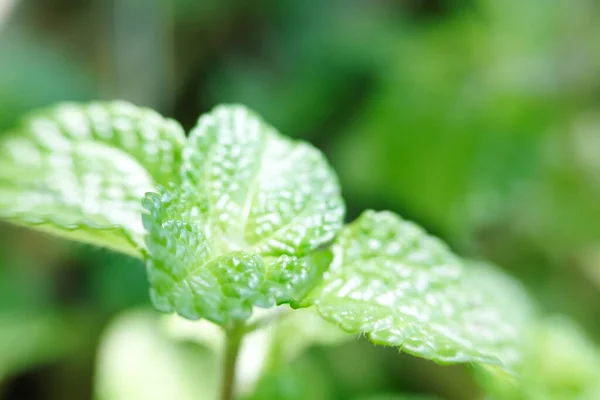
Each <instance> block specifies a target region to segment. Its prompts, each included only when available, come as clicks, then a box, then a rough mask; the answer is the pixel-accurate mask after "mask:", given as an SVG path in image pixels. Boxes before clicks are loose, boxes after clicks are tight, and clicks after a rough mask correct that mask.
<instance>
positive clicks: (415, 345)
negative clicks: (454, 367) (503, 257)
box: [311, 211, 528, 365]
mask: <svg viewBox="0 0 600 400" xmlns="http://www.w3.org/2000/svg"><path fill="white" fill-rule="evenodd" d="M333 251H334V253H335V259H334V261H333V263H332V265H331V268H330V270H329V271H328V273H327V274H326V275H325V279H324V282H323V283H322V284H321V285H320V286H319V287H318V288H317V289H315V291H314V292H313V293H312V294H311V299H312V301H313V302H314V304H315V305H316V307H317V309H318V311H319V313H320V314H321V315H322V316H323V317H324V318H325V319H326V320H328V321H331V322H334V323H336V324H338V325H339V326H340V327H341V328H343V329H344V330H346V331H348V332H354V333H358V332H365V333H367V334H368V336H369V338H370V339H371V340H372V341H373V342H375V343H376V344H383V345H390V346H399V347H400V348H401V349H402V350H403V351H405V352H407V353H410V354H413V355H415V356H419V357H424V358H427V359H431V360H435V361H437V362H440V363H453V362H482V363H491V364H497V365H512V364H514V363H516V362H518V361H519V357H520V352H519V343H520V327H521V321H522V319H521V318H516V319H515V317H514V316H512V314H515V313H520V312H521V311H520V310H522V309H525V308H528V304H527V303H526V302H525V300H523V299H524V296H511V294H513V293H515V292H519V293H520V288H519V287H518V285H516V284H515V283H514V282H513V281H512V280H510V279H509V278H507V277H503V276H502V278H503V279H502V280H499V278H500V277H501V274H500V273H499V272H498V271H493V270H490V269H489V268H481V267H476V266H470V267H469V268H467V267H465V266H464V265H463V263H462V262H461V261H460V260H459V259H458V258H457V257H456V256H454V255H453V254H452V253H451V252H450V250H449V249H448V248H447V247H446V246H445V245H444V244H443V243H442V242H441V241H439V240H438V239H436V238H433V237H431V236H428V235H427V234H426V233H425V232H424V231H423V230H422V229H421V228H419V227H418V226H416V225H414V224H412V223H410V222H407V221H403V220H402V219H400V218H399V217H398V216H396V215H395V214H393V213H390V212H380V213H376V212H373V211H367V212H365V213H364V214H363V215H362V216H361V217H360V218H359V219H358V220H357V221H356V222H354V223H352V224H350V225H349V226H347V227H346V228H344V229H343V230H342V232H341V233H340V235H339V237H338V239H337V241H336V243H335V244H334V246H333ZM497 285H498V286H497ZM506 296H511V297H506ZM506 302H512V304H511V307H512V313H511V308H510V307H509V306H508V305H505V304H504V303H506ZM523 303H524V304H523Z"/></svg>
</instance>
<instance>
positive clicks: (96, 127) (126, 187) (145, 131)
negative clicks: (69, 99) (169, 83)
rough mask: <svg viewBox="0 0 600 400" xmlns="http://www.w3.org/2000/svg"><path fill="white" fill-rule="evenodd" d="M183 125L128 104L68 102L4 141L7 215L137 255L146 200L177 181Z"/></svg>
mask: <svg viewBox="0 0 600 400" xmlns="http://www.w3.org/2000/svg"><path fill="white" fill-rule="evenodd" d="M184 139H185V137H184V134H183V130H182V128H181V127H180V125H179V124H178V123H177V122H175V121H172V120H168V119H164V118H163V117H161V116H160V115H158V114H157V113H156V112H154V111H151V110H148V109H141V108H137V107H135V106H133V105H131V104H129V103H124V102H111V103H91V104H87V105H77V104H63V105H59V106H57V107H54V108H51V109H48V110H44V111H42V112H39V113H36V114H33V115H31V116H30V117H29V118H27V119H26V120H25V121H24V123H23V124H22V125H21V126H20V127H19V128H18V129H17V130H16V131H15V132H13V133H12V134H11V135H9V136H8V137H7V138H5V139H3V141H2V142H1V143H0V217H1V218H4V219H8V220H11V221H13V222H15V223H20V224H25V225H28V226H34V227H36V228H38V229H42V230H45V231H49V232H52V233H56V234H59V235H63V236H66V237H68V238H71V239H74V240H80V241H85V242H91V243H94V244H96V245H100V246H106V247H109V248H112V249H115V250H119V251H122V252H125V253H128V254H131V255H134V256H139V255H140V251H141V249H143V247H144V246H143V227H142V223H141V217H140V214H141V212H142V207H141V203H140V200H141V198H142V197H143V196H144V194H145V193H146V192H147V191H149V190H152V189H153V187H154V185H155V183H162V184H166V183H167V182H170V181H177V180H178V176H179V175H178V173H179V168H180V163H181V148H182V146H183V143H184Z"/></svg>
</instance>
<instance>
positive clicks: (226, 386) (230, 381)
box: [221, 326, 244, 400]
mask: <svg viewBox="0 0 600 400" xmlns="http://www.w3.org/2000/svg"><path fill="white" fill-rule="evenodd" d="M243 338H244V330H243V329H242V328H240V327H239V326H234V327H231V328H229V329H227V330H226V331H225V351H224V353H223V367H222V368H223V370H222V376H221V400H233V396H234V393H235V373H236V367H237V360H238V355H239V352H240V347H241V344H242V340H243Z"/></svg>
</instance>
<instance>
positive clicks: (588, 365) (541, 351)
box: [482, 317, 600, 400]
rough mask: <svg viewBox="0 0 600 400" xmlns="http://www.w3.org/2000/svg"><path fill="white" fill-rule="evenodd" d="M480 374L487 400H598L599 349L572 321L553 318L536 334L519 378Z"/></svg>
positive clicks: (494, 372)
mask: <svg viewBox="0 0 600 400" xmlns="http://www.w3.org/2000/svg"><path fill="white" fill-rule="evenodd" d="M494 374H497V375H496V376H493V375H494ZM482 375H483V377H482V381H483V384H484V386H486V385H487V389H488V392H489V395H490V397H491V398H492V399H496V400H517V399H532V400H567V399H580V400H588V399H589V400H592V399H597V398H598V397H600V381H598V377H599V376H600V350H598V348H597V347H596V345H595V344H594V343H593V342H591V341H590V340H589V338H588V337H586V335H585V333H584V332H582V331H581V328H579V327H578V326H576V325H575V324H573V322H571V321H569V320H568V319H565V318H564V317H561V318H558V317H554V318H550V319H548V320H547V321H545V322H544V323H543V324H540V326H539V328H538V329H537V330H536V331H535V333H534V336H533V337H532V340H531V342H530V345H529V346H528V348H527V356H526V357H525V362H524V364H523V366H522V370H521V371H520V376H521V377H520V379H515V377H514V376H507V375H504V374H503V373H502V372H499V371H497V370H492V371H491V373H490V375H486V374H485V373H483V374H482Z"/></svg>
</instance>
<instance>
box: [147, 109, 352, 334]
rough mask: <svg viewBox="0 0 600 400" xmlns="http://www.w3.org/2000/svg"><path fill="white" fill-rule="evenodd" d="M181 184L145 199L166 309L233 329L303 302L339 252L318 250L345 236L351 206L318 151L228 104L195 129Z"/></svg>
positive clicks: (153, 272)
mask: <svg viewBox="0 0 600 400" xmlns="http://www.w3.org/2000/svg"><path fill="white" fill-rule="evenodd" d="M183 179H184V182H183V185H181V187H179V188H175V187H173V186H171V187H169V188H162V189H161V190H160V194H156V193H152V194H148V195H147V196H146V198H145V199H144V207H145V208H146V209H147V210H148V212H149V213H148V214H146V215H144V225H145V227H146V230H147V232H148V237H147V239H146V242H147V245H148V249H149V260H148V273H149V277H150V284H151V287H152V288H151V297H152V299H153V302H154V305H155V306H156V307H157V308H158V309H160V310H162V311H165V312H177V313H179V314H180V315H182V316H183V317H185V318H189V319H198V318H206V319H209V320H211V321H213V322H216V323H219V324H227V323H228V322H229V321H231V320H240V319H246V318H248V317H249V316H250V314H251V312H252V307H253V306H260V307H270V306H273V305H275V304H282V303H289V302H295V301H298V300H300V299H301V298H302V297H304V295H305V294H306V293H307V292H308V291H309V290H310V289H311V288H312V287H313V286H314V284H315V283H316V282H317V281H318V280H320V279H321V275H322V273H323V271H324V270H325V269H326V268H327V266H328V265H329V262H330V257H331V255H330V254H329V253H328V252H327V251H323V252H315V250H317V249H318V248H319V246H321V245H324V244H325V243H327V242H329V241H331V240H332V239H333V238H334V236H335V234H336V233H337V231H338V230H339V229H340V227H341V225H342V221H343V215H344V205H343V202H342V199H341V196H340V190H339V186H338V182H337V178H336V176H335V174H334V172H333V171H332V170H331V168H330V167H329V165H328V164H327V162H326V160H325V158H324V157H323V155H322V154H321V153H320V152H319V151H318V150H317V149H315V148H314V147H312V146H310V145H308V144H306V143H303V142H297V141H293V140H290V139H287V138H284V137H282V136H281V135H280V134H279V133H278V132H276V131H275V130H274V129H273V128H272V127H270V126H269V125H267V124H266V123H265V122H263V121H262V120H261V119H260V118H259V117H258V116H256V115H255V114H253V113H252V112H251V111H248V110H247V109H245V108H243V107H240V106H221V107H217V108H216V109H215V110H214V111H212V112H211V113H210V114H207V115H204V116H202V117H201V118H200V120H199V121H198V125H197V127H196V128H194V130H193V131H192V133H191V135H190V144H189V146H188V147H187V148H186V149H185V150H184V169H183Z"/></svg>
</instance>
